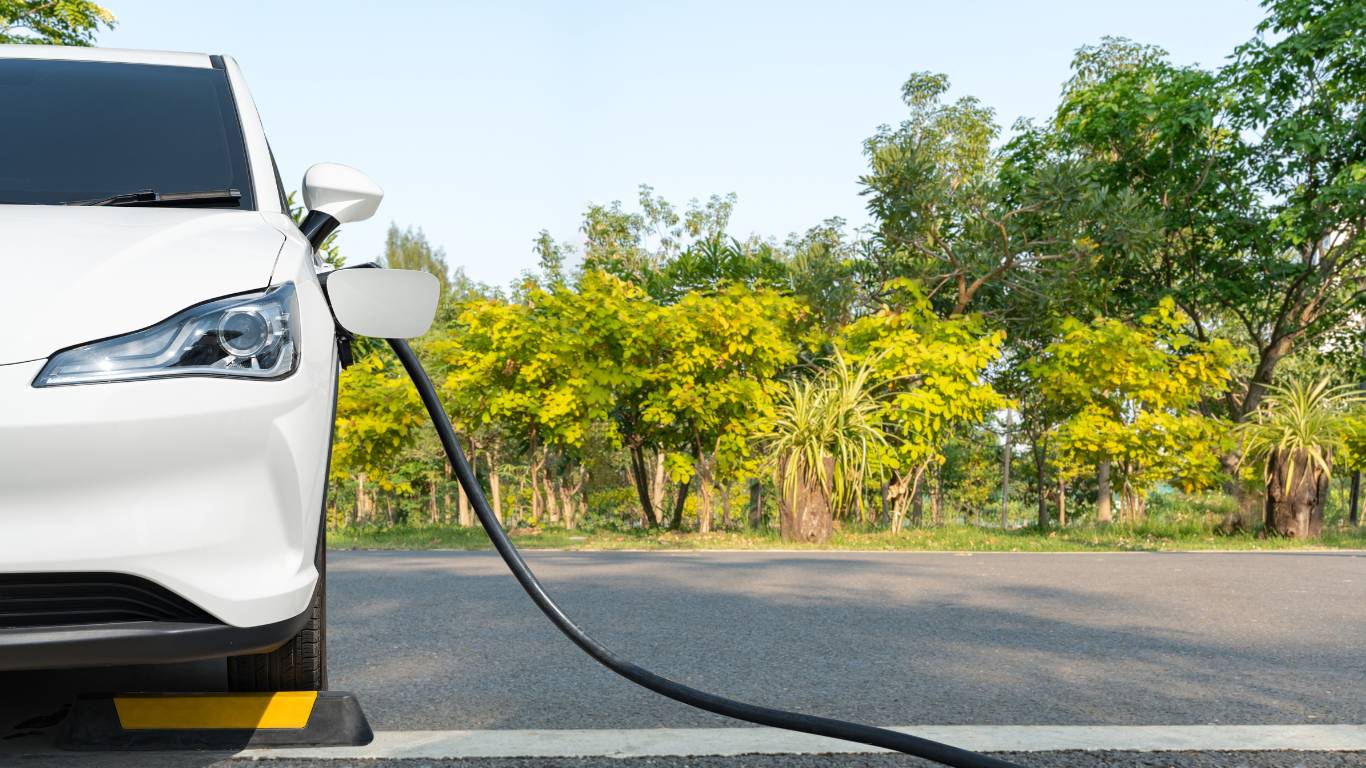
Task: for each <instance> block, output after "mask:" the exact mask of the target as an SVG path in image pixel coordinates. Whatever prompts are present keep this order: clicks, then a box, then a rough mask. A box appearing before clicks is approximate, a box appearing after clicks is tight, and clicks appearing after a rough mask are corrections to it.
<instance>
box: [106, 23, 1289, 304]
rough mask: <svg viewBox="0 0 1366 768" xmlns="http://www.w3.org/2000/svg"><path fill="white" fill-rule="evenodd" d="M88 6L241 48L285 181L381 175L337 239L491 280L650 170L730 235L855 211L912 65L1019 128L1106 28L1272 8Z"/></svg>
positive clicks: (1228, 31)
mask: <svg viewBox="0 0 1366 768" xmlns="http://www.w3.org/2000/svg"><path fill="white" fill-rule="evenodd" d="M101 1H102V2H103V3H104V5H105V6H106V7H108V8H109V9H110V10H112V11H114V13H116V14H117V15H118V16H119V18H120V20H121V24H120V25H119V27H118V28H117V29H116V30H115V31H113V32H107V33H105V34H103V35H102V36H101V37H100V41H99V42H100V44H101V45H107V46H111V47H120V48H150V49H159V50H181V51H196V52H202V53H226V54H230V55H232V56H234V57H235V58H236V59H237V61H238V63H239V64H241V66H242V69H243V71H244V72H245V73H246V76H247V79H248V82H249V83H250V84H251V88H252V93H253V95H254V96H255V98H256V103H257V106H258V107H259V109H260V111H261V117H262V120H263V121H264V122H265V126H266V132H267V135H269V136H270V139H271V144H272V146H273V148H274V151H275V154H276V156H277V158H278V160H279V162H280V165H281V172H282V174H283V175H284V177H285V182H286V184H287V185H289V186H290V187H296V186H297V184H298V179H300V178H301V177H302V175H303V172H304V169H305V168H307V167H308V166H309V165H311V164H313V163H316V162H324V161H329V162H339V163H345V164H347V165H351V166H354V167H356V168H359V169H361V170H362V171H365V172H366V173H368V174H370V175H371V176H372V177H373V178H374V179H375V180H376V181H378V182H379V184H380V185H381V186H382V187H384V189H385V192H386V199H385V202H384V204H383V205H382V206H381V207H380V211H379V214H378V215H376V217H375V218H374V219H372V220H371V221H368V222H364V223H361V224H353V225H349V226H347V227H346V228H344V230H343V235H342V240H341V243H342V250H343V253H344V254H345V255H347V256H348V258H350V259H352V260H353V261H357V260H361V259H368V258H373V257H374V256H377V255H378V254H379V253H380V251H381V249H382V244H383V240H384V231H385V229H386V228H387V227H388V224H389V221H390V220H391V219H392V220H394V221H397V222H398V223H399V225H400V226H406V225H409V224H416V225H419V226H421V227H423V228H424V229H425V230H426V232H427V235H428V237H429V238H430V239H431V240H432V242H433V243H435V244H438V245H441V246H444V247H445V248H446V251H447V254H448V256H449V258H450V261H451V263H452V264H453V265H454V264H460V265H464V267H465V269H466V271H467V273H468V274H469V275H470V276H471V277H473V278H475V279H477V280H483V281H486V282H490V283H495V284H499V285H506V284H507V283H508V282H509V281H511V280H512V279H514V278H515V277H516V276H517V274H518V273H519V272H520V271H521V270H523V269H527V268H531V267H533V266H534V265H535V257H534V256H533V255H532V252H531V241H532V239H533V238H534V237H535V236H536V233H537V232H538V231H539V230H541V229H542V228H546V229H549V230H550V231H551V232H552V233H553V234H554V235H556V236H557V237H558V238H560V239H572V240H575V241H578V240H580V238H579V236H578V232H577V229H578V226H579V222H580V214H581V213H582V211H583V209H584V207H585V205H586V204H587V203H588V202H589V201H598V202H609V201H611V200H615V199H620V200H622V201H623V202H626V203H629V204H630V206H629V207H631V208H634V207H635V205H634V201H635V197H636V187H637V185H638V184H640V183H648V184H650V185H652V186H653V187H654V188H655V190H656V192H658V193H659V194H662V195H664V196H665V197H666V198H667V199H669V200H670V201H672V202H674V203H675V204H676V205H678V206H680V207H682V206H683V204H684V203H686V201H687V200H688V199H689V198H693V197H697V198H702V199H705V198H706V197H707V196H709V195H711V194H714V193H726V192H735V193H737V194H738V195H739V198H740V202H739V206H738V207H737V210H736V215H735V217H734V219H733V220H732V233H733V234H736V235H739V236H741V237H743V236H746V235H748V234H749V233H751V232H754V233H758V234H760V235H763V236H769V235H775V236H778V237H779V238H783V237H785V236H786V235H787V234H788V233H789V232H794V231H804V230H805V229H806V228H808V227H810V226H812V225H814V224H816V223H819V222H820V221H821V220H823V219H825V218H827V217H830V216H843V217H845V218H846V219H848V220H850V222H851V223H853V224H859V223H863V222H864V221H866V217H865V215H864V212H863V201H862V199H861V198H860V197H859V196H858V190H859V187H858V183H857V181H858V176H859V174H860V173H862V172H863V170H864V158H863V157H862V155H861V154H860V142H861V141H862V140H863V139H864V138H866V137H867V136H868V135H870V134H871V133H872V132H873V131H874V130H875V129H876V128H877V126H878V125H879V124H881V123H896V122H898V121H900V120H901V119H902V117H903V115H904V107H903V106H902V105H901V103H900V101H899V98H898V96H899V88H900V85H901V83H902V82H903V81H904V80H905V79H906V76H907V75H908V74H910V73H912V72H916V71H921V70H931V71H935V72H943V73H946V74H947V75H949V77H950V78H951V79H952V82H953V91H952V92H951V94H950V97H951V98H957V97H958V96H962V95H967V94H971V95H974V96H977V97H978V98H980V99H981V100H982V101H983V102H984V103H986V104H987V105H989V106H992V107H994V108H996V110H997V112H998V115H999V118H1000V122H1001V123H1002V124H1003V125H1005V126H1009V125H1010V124H1011V123H1012V122H1014V120H1015V119H1016V118H1017V117H1020V116H1026V117H1034V118H1043V117H1045V116H1047V115H1048V114H1049V112H1050V111H1051V110H1052V108H1053V107H1054V105H1055V104H1056V102H1057V95H1058V90H1059V86H1060V85H1061V83H1062V82H1063V80H1065V79H1066V78H1067V76H1068V64H1069V62H1070V61H1071V58H1072V54H1073V51H1074V50H1075V49H1076V48H1077V47H1078V46H1081V45H1085V44H1091V43H1095V42H1097V41H1098V40H1099V39H1100V37H1101V36H1103V35H1118V36H1124V37H1129V38H1132V39H1134V40H1137V41H1140V42H1145V43H1153V44H1157V45H1161V46H1163V47H1165V48H1166V49H1168V50H1169V51H1171V53H1172V57H1173V59H1174V60H1175V61H1177V62H1180V63H1192V62H1199V63H1201V64H1204V65H1209V66H1212V65H1217V64H1219V63H1220V62H1221V61H1222V59H1223V57H1225V56H1227V55H1228V54H1229V53H1230V52H1231V51H1232V49H1233V47H1234V46H1235V45H1237V44H1239V43H1241V42H1243V41H1245V40H1247V39H1248V38H1249V37H1250V36H1251V35H1252V28H1253V27H1254V25H1255V24H1256V23H1257V21H1258V20H1259V19H1260V18H1261V16H1262V12H1261V9H1260V8H1258V7H1257V5H1256V3H1255V2H1253V0H1148V1H1147V2H1141V3H1140V2H1108V1H1106V0H1046V1H1038V2H1019V1H1017V2H958V3H946V2H899V3H898V2H851V1H849V0H846V1H845V2H840V3H833V2H827V3H804V2H787V3H770V2H734V1H732V2H698V1H697V0H693V1H692V2H683V3H679V2H673V3H651V2H583V3H515V2H477V3H454V2H440V3H438V2H407V3H401V4H400V3H375V2H364V3H362V2H343V1H341V0H331V1H330V2H307V3H306V2H280V1H279V0H275V2H260V1H258V0H233V1H232V2H223V1H222V0H215V1H214V2H209V1H207V0H176V1H175V2H169V1H168V0H101ZM391 9H392V10H391Z"/></svg>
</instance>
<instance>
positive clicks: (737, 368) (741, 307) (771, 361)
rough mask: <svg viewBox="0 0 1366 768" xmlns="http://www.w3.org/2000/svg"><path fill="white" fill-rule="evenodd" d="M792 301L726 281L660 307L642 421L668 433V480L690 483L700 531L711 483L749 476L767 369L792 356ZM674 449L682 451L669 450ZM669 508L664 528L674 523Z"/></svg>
mask: <svg viewBox="0 0 1366 768" xmlns="http://www.w3.org/2000/svg"><path fill="white" fill-rule="evenodd" d="M805 315H806V311H805V308H804V307H803V306H802V305H801V303H800V302H798V301H797V300H795V299H793V298H791V297H788V296H783V295H782V294H780V293H778V292H777V291H775V290H773V289H771V288H765V289H759V290H754V289H751V288H749V287H746V286H745V285H743V284H741V283H731V284H729V285H727V286H725V287H724V288H723V289H722V290H719V291H717V292H714V293H700V292H692V293H688V294H687V295H685V296H684V297H683V298H682V299H681V300H679V301H678V302H677V303H675V304H673V305H670V306H667V307H664V308H662V310H661V312H660V315H659V323H658V325H657V326H656V328H657V329H658V336H657V337H656V341H655V345H656V349H657V350H658V352H657V358H656V361H655V363H654V364H653V365H652V366H651V368H650V370H649V372H648V374H647V375H646V376H645V377H644V378H643V380H642V385H643V389H644V391H646V392H647V394H646V396H645V398H644V401H643V404H644V410H643V413H642V416H643V419H644V420H645V421H647V422H649V423H652V424H654V425H656V426H657V428H658V429H659V430H660V431H661V432H662V433H663V434H666V435H670V436H671V437H672V440H671V442H672V444H673V447H674V448H675V451H676V452H674V453H672V454H670V455H669V459H670V461H669V470H670V476H671V478H672V479H673V480H674V481H675V482H680V483H687V482H689V481H690V480H691V479H692V477H693V476H694V475H696V476H697V478H698V480H699V490H698V507H697V513H698V526H699V529H700V530H701V531H702V532H704V533H705V532H706V531H708V530H710V527H711V514H712V488H713V487H714V485H715V484H716V483H717V482H722V483H725V482H731V481H734V480H738V479H740V478H741V477H743V476H747V475H750V474H752V473H753V472H754V470H755V466H756V459H755V457H754V456H753V455H752V454H751V451H750V447H751V445H752V444H753V443H754V442H755V440H756V438H757V437H758V436H759V430H760V429H761V427H760V423H761V422H762V421H763V420H764V419H765V418H767V417H769V416H770V415H771V411H772V407H773V406H772V402H773V401H772V397H773V395H774V394H775V392H776V391H777V387H776V385H775V384H774V382H773V377H774V375H775V374H776V373H777V372H778V371H780V370H782V369H783V368H785V367H786V366H788V365H790V364H792V363H793V362H795V361H796V347H797V344H796V339H795V337H796V333H795V330H796V329H798V328H799V327H800V325H801V323H802V321H803V320H804V319H805ZM679 449H682V450H679ZM682 513H683V509H682V504H681V503H679V504H676V505H675V507H674V518H673V521H672V527H674V528H677V527H679V525H680V523H681V518H682Z"/></svg>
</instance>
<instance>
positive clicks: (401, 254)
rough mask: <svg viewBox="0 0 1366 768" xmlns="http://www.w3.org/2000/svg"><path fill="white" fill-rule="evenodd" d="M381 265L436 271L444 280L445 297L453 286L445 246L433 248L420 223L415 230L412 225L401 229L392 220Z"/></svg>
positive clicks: (391, 267)
mask: <svg viewBox="0 0 1366 768" xmlns="http://www.w3.org/2000/svg"><path fill="white" fill-rule="evenodd" d="M380 265H381V266H384V267H388V268H389V269H412V270H417V271H421V272H430V273H431V274H433V275H436V277H437V279H438V280H440V281H441V295H442V296H443V297H444V296H445V295H446V294H447V293H448V292H449V291H450V289H451V275H450V267H449V266H448V265H447V264H446V249H444V248H433V247H432V244H431V243H429V242H427V236H426V235H425V234H423V232H422V229H421V228H420V227H419V228H418V229H417V231H413V228H412V227H411V226H410V227H408V228H407V229H405V230H400V229H399V228H398V225H397V224H395V223H393V222H390V223H389V232H388V234H387V235H385V238H384V255H382V256H381V257H380Z"/></svg>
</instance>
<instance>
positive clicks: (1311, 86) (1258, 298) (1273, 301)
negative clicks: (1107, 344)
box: [1031, 0, 1366, 471]
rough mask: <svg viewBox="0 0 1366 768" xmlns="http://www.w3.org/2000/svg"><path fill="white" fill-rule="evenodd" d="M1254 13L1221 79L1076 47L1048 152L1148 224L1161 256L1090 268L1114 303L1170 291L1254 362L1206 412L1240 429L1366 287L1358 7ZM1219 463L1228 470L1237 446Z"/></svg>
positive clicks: (1112, 45) (1115, 47) (1129, 303)
mask: <svg viewBox="0 0 1366 768" xmlns="http://www.w3.org/2000/svg"><path fill="white" fill-rule="evenodd" d="M1263 6H1264V7H1265V8H1266V9H1267V11H1268V15H1267V18H1266V19H1265V20H1264V21H1263V22H1262V23H1261V24H1260V25H1259V26H1258V28H1257V36H1256V37H1255V38H1254V39H1253V40H1251V41H1249V42H1248V43H1246V44H1245V45H1243V46H1240V47H1239V48H1238V49H1237V50H1236V52H1235V56H1234V57H1233V61H1232V63H1230V64H1229V65H1227V66H1226V67H1224V68H1222V69H1220V70H1217V71H1205V70H1200V69H1199V68H1195V67H1176V66H1173V65H1171V64H1169V63H1168V62H1167V61H1166V59H1165V56H1164V55H1163V52H1161V51H1160V50H1159V49H1153V48H1145V47H1142V46H1134V45H1132V44H1130V43H1128V41H1122V40H1115V39H1109V40H1106V41H1105V42H1103V43H1102V45H1101V46H1098V47H1095V48H1084V49H1082V51H1080V52H1079V54H1078V58H1077V63H1076V65H1075V68H1076V70H1077V72H1078V75H1077V77H1075V78H1074V79H1073V82H1072V84H1071V85H1070V87H1069V89H1068V92H1067V94H1066V97H1065V99H1064V102H1063V105H1062V108H1061V109H1060V110H1059V114H1058V117H1057V119H1056V121H1055V125H1054V129H1055V130H1056V132H1057V133H1056V139H1057V142H1056V144H1055V147H1056V148H1057V150H1058V151H1060V152H1063V153H1066V154H1070V155H1073V156H1080V157H1084V158H1086V159H1088V160H1092V161H1094V162H1095V163H1096V168H1097V178H1098V179H1099V180H1100V181H1101V182H1102V183H1105V184H1107V185H1109V186H1113V187H1117V188H1124V189H1129V190H1132V192H1133V194H1135V195H1137V196H1139V197H1141V198H1142V199H1144V200H1145V201H1146V202H1147V204H1148V207H1149V209H1150V210H1154V211H1157V212H1158V213H1159V214H1160V228H1161V237H1160V238H1158V239H1157V246H1156V247H1155V248H1153V249H1152V250H1150V251H1147V252H1143V251H1132V252H1129V253H1123V252H1120V251H1115V252H1114V254H1113V255H1114V256H1115V260H1114V261H1113V263H1111V264H1109V265H1107V266H1106V267H1105V268H1104V269H1103V270H1102V271H1103V272H1105V273H1106V274H1107V275H1108V277H1109V280H1110V284H1111V289H1112V291H1113V297H1114V299H1115V301H1116V302H1117V303H1118V304H1119V306H1117V309H1119V310H1120V311H1122V312H1123V311H1133V312H1138V313H1143V312H1145V311H1147V310H1148V309H1149V308H1151V307H1153V306H1155V305H1156V304H1157V303H1158V301H1160V300H1161V298H1162V297H1164V296H1172V297H1174V298H1175V299H1176V301H1177V303H1178V305H1179V306H1180V307H1181V308H1182V310H1183V311H1184V313H1185V315H1186V317H1187V318H1188V323H1189V331H1190V333H1191V335H1192V336H1193V337H1195V338H1196V339H1198V340H1200V341H1208V340H1210V339H1212V338H1215V337H1224V338H1229V339H1235V340H1238V341H1239V342H1240V343H1241V345H1242V346H1244V348H1246V349H1247V350H1248V351H1249V352H1250V353H1251V356H1250V361H1249V364H1248V365H1246V366H1243V367H1242V368H1240V370H1239V371H1238V375H1237V378H1236V380H1235V381H1234V382H1233V386H1231V387H1229V388H1228V389H1227V391H1225V392H1224V393H1223V394H1222V395H1219V396H1217V398H1216V399H1214V400H1212V401H1210V402H1209V406H1210V407H1211V408H1215V409H1217V410H1219V411H1221V412H1222V413H1224V414H1225V415H1226V416H1227V417H1228V418H1229V419H1230V420H1232V421H1234V422H1235V423H1236V422H1240V421H1243V420H1245V419H1246V418H1248V416H1249V415H1250V414H1252V413H1254V412H1255V411H1257V409H1258V407H1259V403H1260V401H1261V398H1262V396H1263V392H1264V391H1265V390H1266V388H1267V386H1269V385H1270V384H1271V383H1272V382H1273V381H1274V378H1275V372H1276V369H1277V367H1278V366H1279V365H1280V364H1281V362H1282V361H1283V360H1285V359H1287V358H1288V357H1289V356H1292V355H1294V354H1296V353H1297V352H1300V351H1303V350H1308V349H1310V348H1311V347H1312V346H1313V345H1315V344H1317V343H1320V342H1321V341H1322V340H1324V339H1326V338H1330V337H1333V336H1334V335H1339V336H1340V335H1342V334H1344V333H1347V332H1350V333H1353V334H1357V333H1360V330H1361V322H1360V318H1361V312H1360V309H1361V306H1362V300H1363V293H1362V289H1361V287H1360V286H1361V285H1362V278H1363V277H1366V270H1364V268H1363V260H1364V259H1366V244H1363V240H1362V231H1363V227H1366V142H1364V141H1363V140H1362V137H1363V135H1364V134H1366V112H1363V108H1362V101H1361V99H1360V94H1361V93H1362V92H1363V90H1366V56H1364V55H1363V47H1362V46H1363V43H1362V40H1361V35H1360V30H1361V29H1362V28H1363V27H1366V6H1363V4H1361V3H1360V2H1352V1H1336V0H1267V1H1266V2H1264V3H1263ZM1037 138H1038V137H1037V136H1035V137H1034V139H1037ZM1034 139H1031V141H1032V140H1034ZM1036 143H1037V142H1036ZM1043 143H1047V142H1046V141H1045V142H1043ZM1352 346H1359V344H1353V345H1352ZM1223 460H1224V466H1225V469H1226V470H1230V471H1231V470H1232V469H1233V467H1235V466H1236V465H1237V464H1238V460H1239V455H1238V451H1237V450H1236V447H1235V449H1233V450H1230V451H1229V452H1228V453H1227V454H1226V455H1225V456H1224V459H1223Z"/></svg>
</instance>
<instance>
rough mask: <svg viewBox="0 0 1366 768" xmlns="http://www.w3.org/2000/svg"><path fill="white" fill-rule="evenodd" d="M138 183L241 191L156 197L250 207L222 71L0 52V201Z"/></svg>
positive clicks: (63, 196)
mask: <svg viewBox="0 0 1366 768" xmlns="http://www.w3.org/2000/svg"><path fill="white" fill-rule="evenodd" d="M142 190H152V191H155V192H157V193H159V194H175V193H185V192H209V191H222V190H239V191H240V192H241V196H240V197H239V198H233V197H231V196H229V195H222V196H218V197H213V198H210V199H207V200H206V199H203V198H199V199H190V200H185V201H184V202H179V203H177V202H170V203H160V204H161V205H168V204H169V205H184V206H194V207H203V206H204V205H213V206H215V207H228V208H236V209H240V210H252V209H255V207H256V204H255V200H254V199H253V197H252V189H251V180H250V176H249V175H248V171H247V157H246V151H245V150H244V149H243V145H242V130H241V126H240V125H239V123H238V120H237V109H236V107H235V106H234V104H233V100H232V92H231V91H230V90H229V89H228V78H227V74H226V73H225V72H224V71H223V70H220V69H197V68H194V67H164V66H156V65H150V64H109V63H103V62H86V61H43V60H34V59H0V202H6V203H30V204H40V205H57V204H60V203H71V202H77V201H84V200H103V199H107V198H110V197H113V196H116V195H125V194H128V193H133V192H139V191H142Z"/></svg>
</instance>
